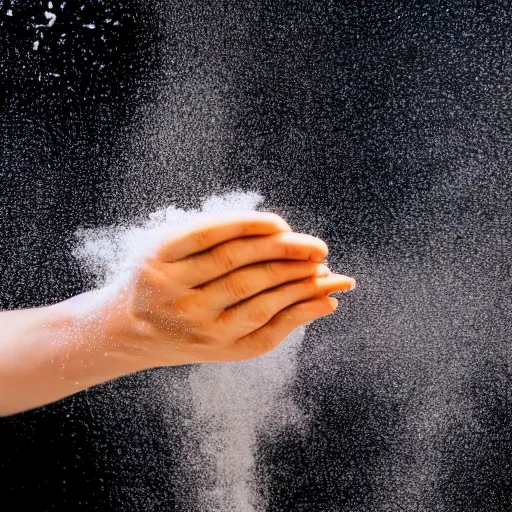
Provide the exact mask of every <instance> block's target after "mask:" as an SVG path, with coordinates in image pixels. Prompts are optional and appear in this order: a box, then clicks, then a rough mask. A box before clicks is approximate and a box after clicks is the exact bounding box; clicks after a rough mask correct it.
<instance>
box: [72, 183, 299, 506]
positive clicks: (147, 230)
mask: <svg viewBox="0 0 512 512" xmlns="http://www.w3.org/2000/svg"><path fill="white" fill-rule="evenodd" d="M262 200H263V197H261V196H260V195H259V194H257V193H252V192H246V193H242V192H234V193H229V194H225V195H223V196H212V197H210V198H209V199H207V200H206V201H205V202H204V204H203V206H202V209H201V210H183V209H178V208H176V207H174V206H169V207H167V208H164V209H160V210H158V211H155V212H153V213H151V214H150V215H149V216H148V217H147V218H146V219H145V220H142V221H139V222H138V223H135V224H133V225H123V226H116V227H109V228H104V229H100V230H97V229H92V230H91V229H82V230H80V231H79V232H78V233H77V238H78V244H77V247H76V249H75V251H74V255H75V257H76V258H78V260H79V261H80V262H81V263H82V265H83V267H84V268H85V269H86V270H87V271H88V273H89V274H90V275H91V278H92V280H93V283H94V285H95V286H96V287H98V288H100V289H101V290H107V292H106V296H107V297H108V296H110V295H111V294H112V293H115V292H116V291H118V290H119V289H120V288H122V287H123V286H124V285H125V284H126V282H127V280H128V279H129V278H130V276H131V275H132V273H133V272H134V271H136V269H137V268H138V267H139V266H140V265H141V263H142V262H143V260H144V258H146V257H148V256H150V255H151V254H152V253H153V252H154V251H155V250H156V249H157V248H158V247H159V246H160V244H161V243H162V242H164V241H165V240H166V238H168V237H169V236H172V235H173V234H175V233H176V231H177V230H179V229H180V230H181V229H182V228H183V227H184V226H185V227H186V225H187V224H188V223H190V222H195V221H197V220H200V219H204V218H206V217H208V216H214V215H215V214H218V213H223V212H233V213H234V214H235V215H236V212H237V211H242V210H255V209H256V207H257V206H258V205H259V204H260V203H261V202H262ZM100 296H101V294H100ZM98 300H99V299H98ZM304 334H305V329H304V327H301V328H299V329H296V330H295V331H294V332H293V333H292V334H291V335H290V336H289V337H288V339H287V340H285V341H284V342H283V343H282V344H281V345H280V346H279V347H278V348H277V349H275V350H274V351H272V352H270V353H268V354H266V355H265V356H263V357H261V358H258V359H254V360H250V361H241V362H234V363H227V364H202V365H195V366H193V367H192V369H191V371H190V373H189V385H190V386H189V390H188V391H185V390H180V393H181V394H183V393H185V392H186V393H189V395H190V396H188V397H187V396H185V397H184V399H183V400H180V401H179V402H180V403H179V404H178V407H182V408H184V413H185V409H186V411H187V412H188V411H190V409H192V412H193V414H192V417H193V418H195V419H194V423H195V424H193V425H191V426H189V427H188V428H189V429H190V431H191V435H192V436H193V437H195V438H196V439H197V440H198V444H199V451H198V452H195V453H190V454H187V453H185V454H184V455H185V460H184V461H182V463H181V465H180V466H181V468H182V470H181V471H182V473H183V474H184V476H185V480H188V481H189V482H191V484H190V485H192V486H193V487H194V488H193V489H190V494H189V495H188V496H184V497H183V499H184V501H187V502H188V503H190V495H193V496H195V499H196V500H197V501H198V503H197V510H202V511H204V512H208V511H218V510H222V511H225V512H230V511H233V512H255V511H260V510H265V508H266V507H265V503H264V499H263V497H262V495H263V493H262V492H261V491H262V489H259V488H258V487H257V484H256V482H261V479H259V478H256V474H255V472H256V464H255V460H256V459H255V455H256V452H257V449H258V446H257V441H258V439H260V438H261V437H262V436H263V437H265V435H275V434H276V433H279V429H280V427H284V426H285V425H287V424H288V425H289V424H290V422H293V424H294V426H296V427H304V426H305V422H304V417H303V416H302V412H301V411H300V410H299V408H298V407H297V405H296V404H295V402H294V400H293V398H292V397H290V396H289V393H290V390H289V384H290V383H291V382H292V380H293V378H294V375H295V369H296V356H297V351H298V348H299V347H300V344H301V342H302V340H303V338H304ZM173 405H176V404H173ZM193 458H199V459H200V460H191V459H193ZM198 467H199V468H201V470H200V473H199V474H192V473H193V472H194V469H193V468H198ZM187 473H188V478H187V476H186V475H187Z"/></svg>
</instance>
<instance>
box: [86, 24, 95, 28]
mask: <svg viewBox="0 0 512 512" xmlns="http://www.w3.org/2000/svg"><path fill="white" fill-rule="evenodd" d="M84 27H85V28H90V29H93V28H96V25H95V24H94V23H87V24H86V25H84Z"/></svg>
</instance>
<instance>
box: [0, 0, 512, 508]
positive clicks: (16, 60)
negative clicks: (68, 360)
mask: <svg viewBox="0 0 512 512" xmlns="http://www.w3.org/2000/svg"><path fill="white" fill-rule="evenodd" d="M54 4H55V5H54V6H53V8H52V9H48V3H47V2H14V1H12V2H9V1H7V0H6V1H4V2H0V91H1V106H0V134H1V140H2V144H1V147H0V158H1V164H0V180H1V181H0V183H1V185H0V250H1V259H0V275H1V279H2V280H1V283H2V284H1V290H0V307H2V308H3V309H11V308H19V307H31V306H37V305H43V304H49V303H52V302H55V301H58V300H62V299H64V298H66V297H69V296H71V295H73V294H75V293H78V292H80V291H81V290H84V289H87V287H88V286H89V284H88V282H87V280H86V278H85V276H84V275H82V273H81V271H80V269H79V268H78V266H77V264H76V263H75V262H74V260H73V258H72V256H71V249H72V247H73V243H74V242H73V233H74V232H75V230H76V229H77V228H78V227H94V226H101V225H104V224H109V223H115V222H118V221H119V220H123V219H130V218H134V217H137V215H138V212H139V209H140V210H143V211H147V210H148V209H149V210H151V208H154V207H158V206H162V205H166V204H169V203H170V202H175V203H176V204H178V205H180V206H191V205H197V204H198V203H199V200H200V199H201V198H202V197H205V196H207V195H209V194H211V193H216V192H224V191H229V190H232V189H235V188H238V189H243V190H245V189H250V190H258V191H260V192H261V193H262V195H263V196H265V198H266V205H267V206H268V207H269V208H271V209H273V210H274V211H279V212H281V213H283V214H284V215H285V216H286V218H287V219H288V220H290V222H292V224H293V225H294V227H296V228H297V229H300V230H302V231H306V232H310V233H312V234H316V235H319V236H322V237H323V238H324V239H325V240H326V241H327V242H328V244H329V245H330V247H331V256H330V263H331V265H333V266H335V267H337V269H341V270H343V271H344V272H345V271H346V273H348V274H349V275H354V276H355V277H356V278H357V279H358V283H359V286H358V289H357V291H356V292H354V293H353V294H351V295H350V296H347V298H344V299H343V307H342V309H343V312H342V313H337V315H336V316H335V317H333V318H329V319H327V320H325V321H323V323H322V324H320V323H318V324H313V325H312V326H311V327H310V329H309V331H308V335H307V338H306V341H305V344H304V347H303V349H302V359H301V361H302V362H301V364H300V366H299V369H298V373H297V378H296V382H295V384H294V386H295V387H294V392H295V394H296V396H297V397H298V398H297V401H298V402H299V404H301V406H302V407H303V408H304V409H306V410H307V411H308V413H309V414H310V416H311V418H312V423H311V428H310V431H309V433H308V435H307V436H306V438H305V439H304V438H300V437H299V436H296V435H294V433H293V432H289V434H288V435H285V436H281V437H279V438H278V439H275V440H273V441H269V440H268V439H267V440H266V439H262V440H261V448H260V452H259V457H258V467H259V468H260V469H261V474H264V475H265V484H264V485H263V482H262V488H264V493H265V496H266V498H267V501H268V504H269V505H268V509H269V510H275V511H278V510H313V511H317V510H318V511H333V510H340V511H341V510H347V511H349V510H350V511H352V510H369V511H370V510H371V511H381V510H382V511H401V510H407V511H413V510H418V511H419V510H425V511H427V510H428V511H432V510H439V511H452V510H453V511H458V510H460V511H471V510H475V511H476V510H479V511H481V510H486V511H505V510H510V509H511V507H512V498H511V496H510V490H511V488H510V478H509V475H510V469H511V468H510V460H511V458H510V456H511V448H510V419H511V414H510V411H509V409H508V407H509V403H510V401H509V396H510V389H511V388H510V374H509V369H508V357H507V356H508V346H509V343H510V334H511V333H512V328H511V324H510V305H511V300H510V297H511V295H510V292H511V289H510V280H511V267H510V250H511V243H510V240H511V239H510V236H511V228H510V225H511V221H512V216H511V210H510V206H511V204H510V203H511V200H510V197H511V193H512V185H511V171H510V164H511V162H512V153H511V149H510V148H511V147H512V146H511V142H512V106H511V105H512V103H511V98H512V79H511V72H512V14H511V11H510V6H509V5H508V3H507V2H491V1H487V2H479V1H473V2H469V1H468V2H446V3H445V2H364V1H363V2H337V1H328V0H325V1H323V0H322V1H318V2H313V1H296V2H270V1H269V2H267V1H252V0H251V1H248V2H225V1H224V2H221V1H217V2H216V1H204V2H203V1H201V2H193V1H185V2H162V1H157V0H155V1H150V2H139V1H135V0H132V1H127V2H122V3H116V2H109V1H105V2H100V1H85V0H84V1H83V2H78V3H73V2H69V3H67V4H66V5H65V6H64V7H61V2H54ZM82 6H83V8H82ZM9 9H10V10H11V11H12V16H9V15H8V14H9V13H8V11H9ZM49 10H51V11H52V12H54V13H55V14H56V16H57V19H56V21H55V24H54V25H53V26H51V27H38V25H44V24H48V18H46V17H45V16H44V12H45V11H49ZM107 20H110V21H107ZM115 22H117V23H115ZM91 24H93V25H94V28H90V27H88V26H87V25H91ZM41 34H43V37H42V38H41ZM63 34H64V35H63ZM36 40H38V41H39V46H38V48H37V50H34V42H35V41H36ZM142 125H143V126H144V129H140V130H139V129H138V127H139V126H142ZM162 134H164V135H165V137H162V136H161V135H162ZM159 372H162V370H157V371H155V372H146V373H144V374H141V375H139V376H137V377H130V378H126V379H120V380H119V381H117V382H116V383H111V384H107V385H106V386H103V387H101V388H99V389H96V390H92V391H89V392H86V393H82V394H79V395H76V396H74V397H71V398H69V399H67V400H64V401H62V402H59V403H57V404H53V405H50V406H47V407H45V408H42V409H39V410H36V411H31V412H27V413H24V414H20V415H18V416H15V417H12V418H6V419H1V420H0V461H1V462H0V464H1V466H2V468H3V469H2V473H3V478H2V484H1V489H2V501H3V503H4V504H5V503H8V502H9V501H10V502H11V503H15V504H16V507H20V508H22V507H23V506H28V505H26V504H27V503H35V505H32V506H30V507H29V508H31V509H33V510H41V511H43V510H44V511H46V510H78V509H85V510H94V509H98V510H163V511H165V510H196V509H197V508H195V507H197V505H194V502H193V500H192V501H191V502H190V503H189V504H188V505H186V504H185V501H184V499H183V496H184V495H186V494H187V492H189V493H191V494H193V484H191V483H190V482H189V483H187V482H184V481H183V478H180V474H179V469H177V468H178V464H177V462H176V460H177V459H179V458H180V457H181V456H183V451H180V449H177V448H171V447H170V446H171V445H173V444H175V445H179V440H180V439H182V438H183V433H182V432H181V431H180V425H181V423H180V422H183V421H184V420H183V418H178V417H173V416H172V414H173V413H169V414H170V416H171V420H173V422H174V423H173V424H174V425H175V430H174V431H171V432H168V431H167V430H165V429H166V428H167V427H165V425H163V423H162V419H161V414H160V412H159V411H158V407H157V405H155V404H152V403H151V395H152V393H154V392H156V390H155V380H154V375H158V373H159ZM185 374H186V370H184V369H179V370H176V377H175V378H176V379H177V382H184V380H182V381H180V379H185ZM171 388H172V386H171ZM167 392H168V393H169V394H170V395H172V393H176V390H174V391H173V389H168V390H167ZM141 430H144V432H145V435H144V436H142V435H140V431H141ZM169 436H171V437H169ZM173 436H174V437H173ZM169 439H171V440H169ZM134 450H135V452H136V453H137V454H138V455H136V456H134V455H133V453H135V452H134ZM127 454H129V455H127ZM181 476H182V475H181ZM187 486H188V487H187ZM190 486H192V487H190ZM187 489H189V490H188V491H187ZM13 506H14V505H13ZM6 510H10V508H7V509H6Z"/></svg>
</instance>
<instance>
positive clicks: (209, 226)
mask: <svg viewBox="0 0 512 512" xmlns="http://www.w3.org/2000/svg"><path fill="white" fill-rule="evenodd" d="M281 231H292V228H291V227H290V226H289V225H288V223H287V222H286V221H285V220H284V219H283V218H281V217H280V216H279V215H276V214H275V213H270V212H257V211H252V210H249V211H247V210H244V211H231V212H224V213H218V214H211V215H208V216H206V219H205V217H204V216H203V217H201V218H200V219H198V220H197V221H195V222H191V223H188V224H187V225H186V226H183V227H182V228H180V229H179V230H178V231H177V232H176V233H175V235H174V236H173V237H172V239H171V240H169V241H167V242H165V243H164V244H163V245H162V246H161V247H160V249H159V250H158V251H157V254H156V258H157V259H159V260H160V261H164V262H166V263H172V262H173V261H178V260H181V259H182V258H185V257H187V256H191V255H193V254H197V253H199V252H203V251H206V250H208V249H211V248H213V247H215V246H216V245H219V244H222V243H224V242H228V241H229V240H234V239H236V238H242V237H247V236H256V235H272V234H274V233H278V232H281Z"/></svg>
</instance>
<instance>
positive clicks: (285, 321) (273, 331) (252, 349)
mask: <svg viewBox="0 0 512 512" xmlns="http://www.w3.org/2000/svg"><path fill="white" fill-rule="evenodd" d="M337 306H338V301H337V300H336V299H335V298H334V297H321V298H317V299H311V300H308V301H305V302H301V303H299V304H294V305H293V306H290V307H288V308H286V309H284V310H283V311H281V312H280V313H278V314H277V315H276V316H274V318H272V320H270V322H268V323H267V324H265V325H264V326H263V327H261V328H260V329H258V330H256V331H254V332H252V333H250V334H248V335H247V336H244V337H243V338H240V339H239V340H238V341H237V342H236V344H237V345H238V346H239V349H240V355H241V357H240V359H250V358H254V357H258V356H261V355H262V354H264V353H266V352H268V351H270V350H272V349H274V348H275V347H277V345H279V344H280V343H281V342H282V341H283V340H284V339H285V338H286V337H287V336H288V335H289V334H290V333H291V332H292V331H294V330H295V329H296V328H297V327H299V326H300V325H302V324H305V323H306V322H310V321H312V320H315V319H316V318H318V317H320V316H325V315H328V314H330V313H332V312H333V311H334V310H335V309H336V308H337Z"/></svg>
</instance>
